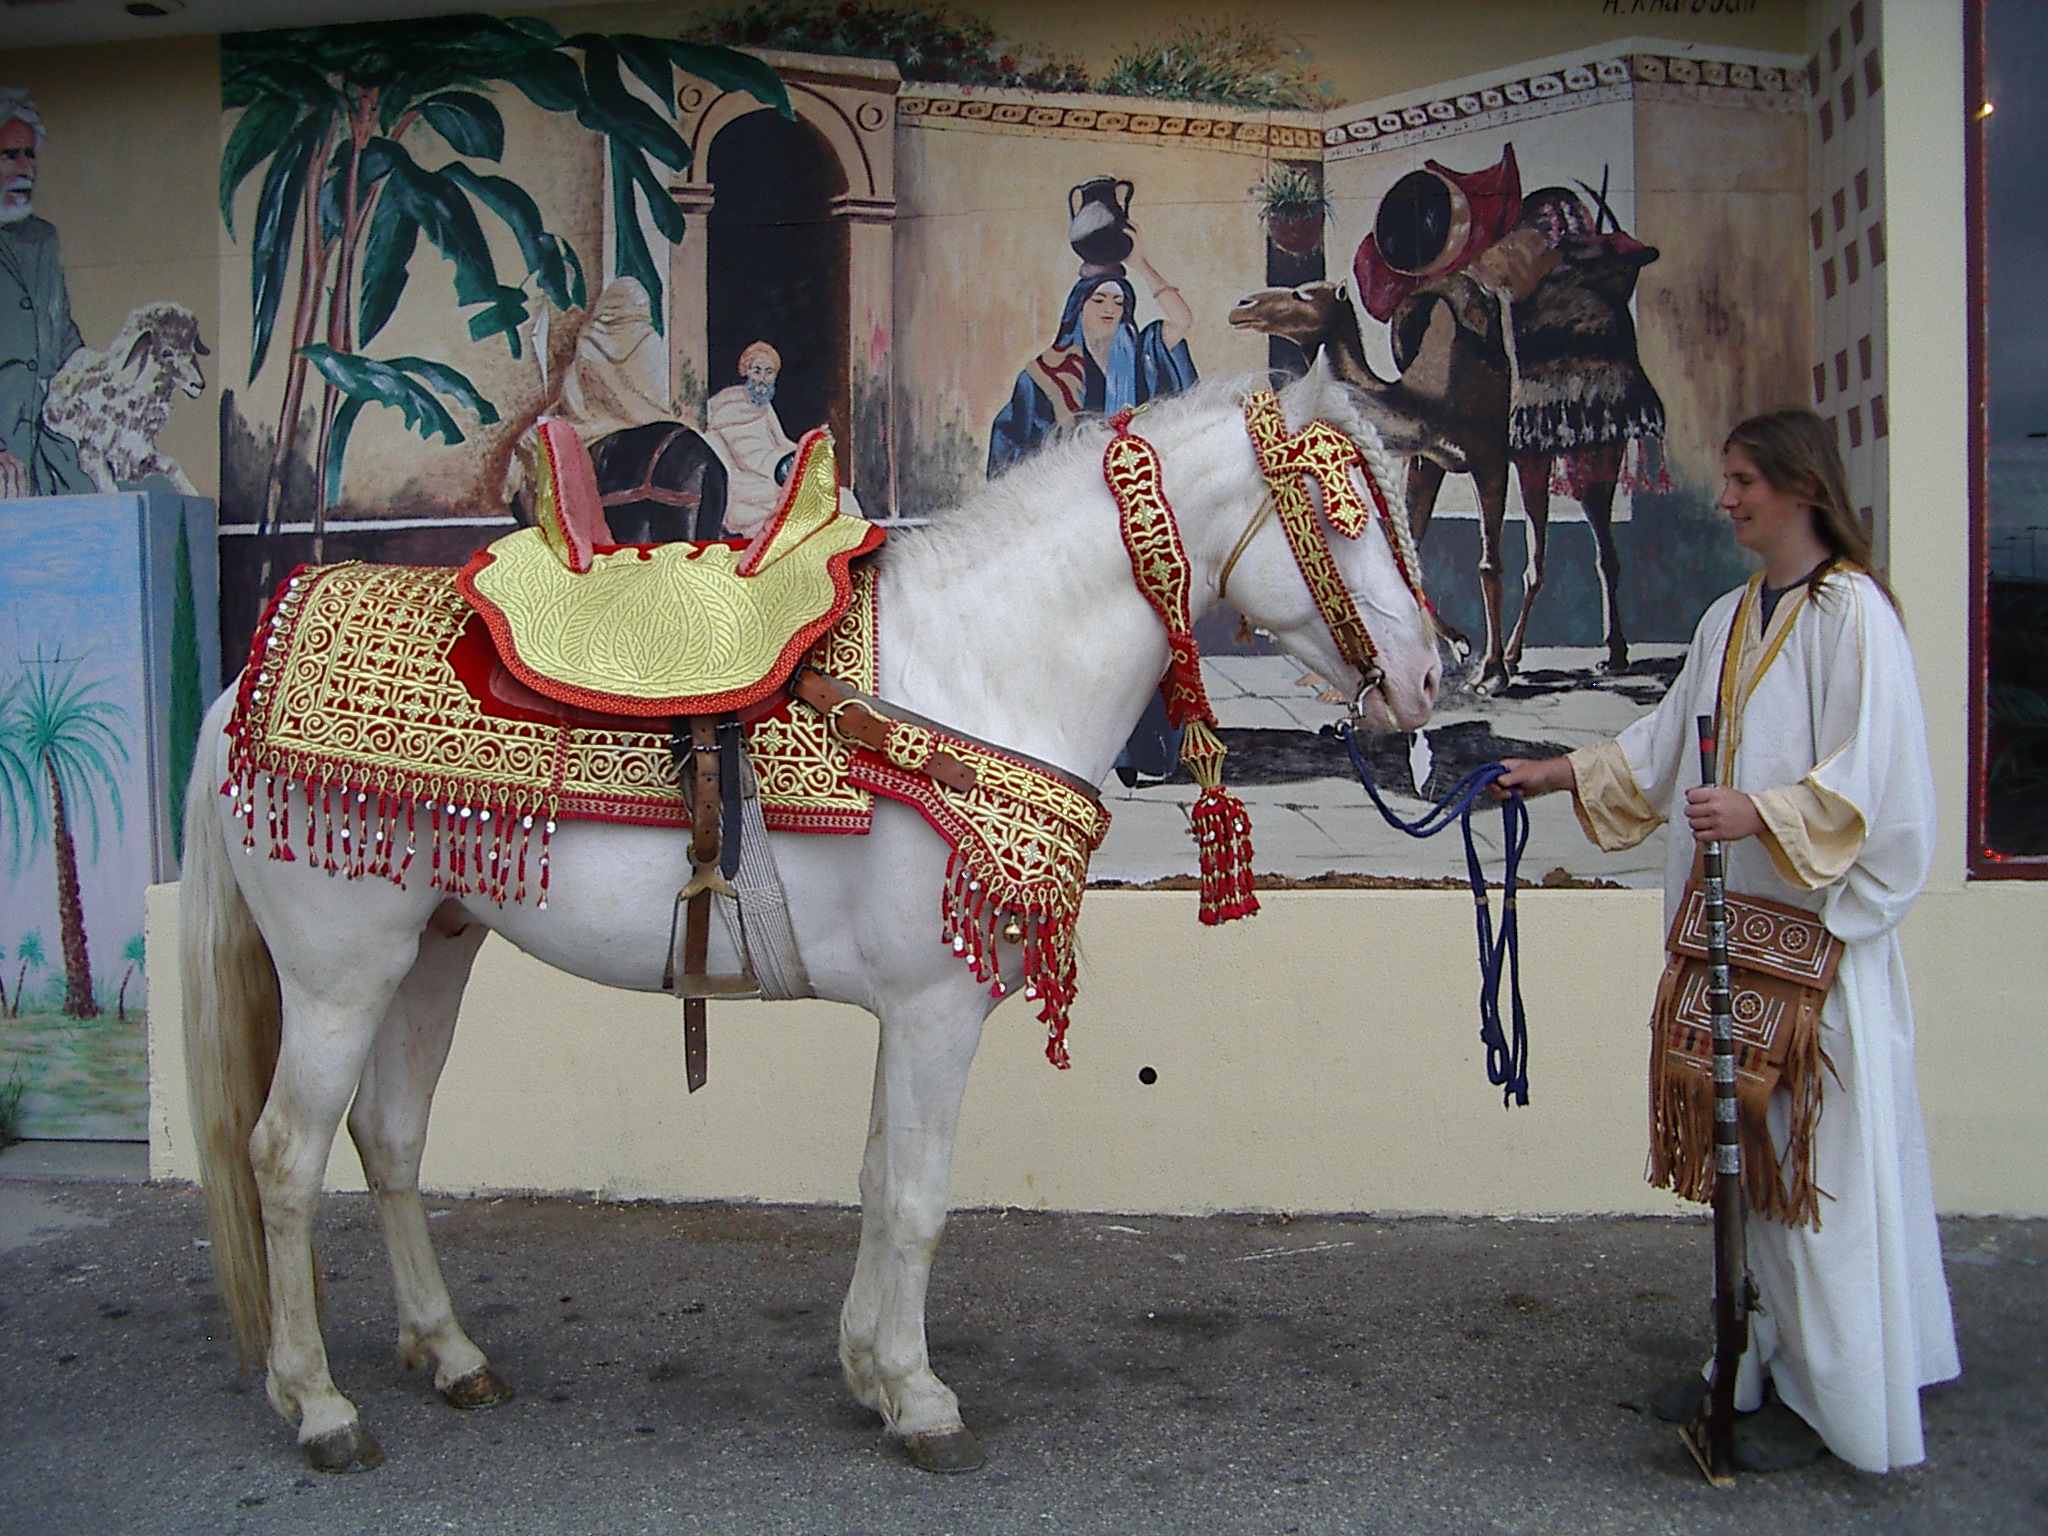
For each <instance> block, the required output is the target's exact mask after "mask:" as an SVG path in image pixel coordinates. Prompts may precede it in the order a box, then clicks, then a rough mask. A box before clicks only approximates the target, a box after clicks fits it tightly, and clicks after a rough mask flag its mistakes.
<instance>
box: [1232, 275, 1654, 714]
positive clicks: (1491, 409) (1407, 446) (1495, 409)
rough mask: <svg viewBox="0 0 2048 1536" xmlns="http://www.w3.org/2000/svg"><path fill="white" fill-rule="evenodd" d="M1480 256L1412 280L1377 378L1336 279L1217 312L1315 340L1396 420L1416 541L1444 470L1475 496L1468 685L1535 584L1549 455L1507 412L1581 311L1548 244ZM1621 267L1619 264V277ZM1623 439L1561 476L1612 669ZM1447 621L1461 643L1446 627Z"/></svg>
mask: <svg viewBox="0 0 2048 1536" xmlns="http://www.w3.org/2000/svg"><path fill="white" fill-rule="evenodd" d="M1525 246H1526V247H1527V248H1526V249H1525V248H1524V247H1525ZM1488 254H1489V255H1490V256H1494V257H1495V259H1494V260H1493V261H1492V262H1490V263H1484V262H1483V263H1482V264H1477V265H1475V268H1474V269H1473V270H1470V271H1465V272H1459V273H1456V274H1453V275H1452V276H1449V277H1445V278H1440V279H1437V280H1436V281H1434V282H1431V283H1428V284H1424V285H1423V286H1421V287H1419V288H1417V289H1416V290H1415V291H1414V292H1413V293H1412V294H1410V295H1409V296H1408V297H1407V298H1406V299H1404V300H1403V301H1402V303H1401V305H1400V306H1399V308H1397V309H1396V310H1395V312H1394V315H1393V318H1392V320H1391V321H1390V323H1389V331H1390V340H1391V342H1392V344H1393V353H1394V360H1395V364H1396V366H1397V368H1398V369H1399V370H1400V371H1399V375H1398V377H1397V378H1395V379H1391V380H1389V379H1382V378H1381V377H1379V375H1378V374H1376V373H1374V372H1373V369H1372V366H1371V364H1370V363H1368V362H1367V360H1366V355H1365V344H1364V339H1363V336H1362V335H1361V333H1360V330H1359V325H1358V315H1357V312H1356V310H1355V309H1354V308H1353V305H1352V302H1351V296H1350V292H1349V289H1348V285H1345V284H1339V283H1328V282H1314V283H1304V284H1302V285H1301V286H1299V287H1296V288H1265V289H1260V290H1259V291H1257V292H1255V293H1251V294H1248V295H1246V296H1245V297H1244V298H1243V299H1241V300H1239V301H1238V303H1237V305H1236V307H1235V308H1233V309H1232V311H1231V313H1230V323H1231V324H1232V325H1234V326H1237V327H1239V328H1240V329H1245V330H1253V331H1258V332H1261V333H1263V334H1265V335H1269V336H1284V337H1286V338H1287V339H1288V340H1290V341H1293V342H1294V343H1295V344H1296V345H1298V346H1299V347H1300V348H1301V349H1302V351H1303V352H1304V353H1305V354H1307V355H1308V356H1310V357H1314V356H1315V354H1316V353H1317V351H1318V350H1320V351H1321V352H1322V353H1323V355H1324V356H1325V358H1326V359H1327V360H1328V364H1329V367H1330V368H1331V370H1332V371H1333V372H1334V373H1336V374H1337V376H1338V377H1340V378H1342V379H1344V380H1345V381H1346V382H1347V383H1349V384H1351V385H1353V386H1354V387H1355V388H1357V389H1359V390H1361V391H1363V392H1364V393H1365V394H1366V395H1367V396H1368V397H1369V398H1370V399H1372V400H1373V401H1374V402H1375V403H1376V404H1377V405H1379V406H1381V407H1384V408H1387V409H1390V410H1391V411H1392V412H1393V413H1394V414H1396V415H1398V416H1399V417H1400V418H1402V420H1403V421H1404V423H1407V424H1410V430H1409V431H1407V432H1402V433H1390V434H1389V436H1388V446H1389V447H1390V448H1393V449H1394V450H1395V451H1397V452H1405V453H1408V454H1410V455H1411V457H1410V458H1409V462H1408V482H1407V494H1408V509H1409V517H1410V520H1411V522H1412V524H1413V527H1414V530H1415V537H1416V539H1417V541H1418V542H1419V541H1420V540H1421V539H1422V537H1423V535H1424V533H1425V532H1426V531H1427V529H1428V527H1429V521H1430V517H1431V515H1432V514H1433V513H1434V511H1435V509H1436V501H1437V496H1438V494H1439V492H1440V491H1441V489H1442V487H1443V482H1444V477H1445V476H1446V475H1448V474H1464V475H1470V476H1471V477H1472V480H1473V484H1474V486H1475V488H1476V489H1477V491H1478V496H1479V509H1480V532H1479V540H1480V542H1479V584H1480V594H1481V599H1482V602H1483V606H1484V609H1485V614H1486V649H1485V652H1484V657H1483V659H1482V662H1481V665H1480V671H1479V676H1478V678H1477V679H1476V681H1475V687H1476V688H1477V690H1478V691H1480V692H1482V693H1489V692H1494V691H1497V690H1498V689H1499V688H1501V687H1503V686H1505V684H1506V683H1507V681H1508V680H1509V678H1510V677H1512V675H1513V673H1514V670H1515V668H1516V666H1517V665H1519V663H1520V661H1521V657H1522V650H1523V645H1524V641H1525V639H1526V636H1527V633H1528V625H1529V614H1530V611H1531V609H1532V607H1533V605H1534V602H1535V598H1536V595H1537V593H1539V592H1540V591H1542V589H1543V581H1544V574H1545V563H1546V555H1547V553H1548V547H1549V532H1550V499H1551V478H1552V472H1553V469H1554V468H1555V459H1556V455H1555V454H1554V453H1552V452H1550V451H1547V450H1543V449H1535V448H1531V449H1525V450H1522V451H1516V450H1515V449H1514V448H1513V447H1512V446H1511V442H1510V422H1511V418H1512V417H1513V416H1514V413H1515V412H1516V411H1517V410H1520V409H1526V408H1530V399H1529V397H1530V394H1531V389H1530V385H1531V383H1532V382H1536V381H1532V380H1531V379H1530V374H1531V372H1532V369H1533V365H1539V364H1540V365H1542V366H1543V367H1544V368H1545V369H1546V370H1548V371H1550V372H1556V371H1560V370H1559V369H1558V368H1557V367H1556V366H1555V364H1556V363H1557V361H1558V360H1560V359H1561V360H1562V363H1563V366H1564V367H1569V366H1570V357H1569V347H1568V346H1567V345H1561V344H1560V342H1561V341H1562V340H1563V339H1564V338H1568V337H1569V335H1570V334H1571V333H1572V332H1573V331H1574V329H1575V328H1576V327H1577V326H1578V324H1579V319H1580V317H1579V315H1578V313H1577V311H1578V310H1579V309H1580V308H1581V306H1580V305H1578V304H1577V303H1576V302H1575V301H1576V298H1577V285H1576V284H1552V283H1550V282H1547V281H1545V279H1547V278H1548V277H1549V276H1550V274H1551V272H1552V271H1553V270H1554V268H1555V267H1556V266H1557V261H1556V257H1555V253H1554V252H1541V251H1539V249H1538V247H1537V244H1536V242H1534V241H1523V242H1519V243H1515V244H1511V243H1510V242H1509V241H1503V242H1502V243H1501V245H1500V246H1497V247H1495V248H1494V251H1492V252H1489V253H1488ZM1651 254H1652V256H1654V252H1652V253H1651ZM1633 272H1634V268H1633V267H1631V268H1630V269H1629V276H1630V280H1631V282H1632V281H1633ZM1484 279H1491V281H1486V280H1484ZM1504 302H1506V303H1511V304H1512V323H1513V325H1514V327H1515V332H1516V335H1515V341H1516V344H1517V348H1518V360H1519V361H1520V362H1521V364H1522V371H1523V388H1522V390H1521V391H1520V393H1519V395H1518V392H1517V389H1516V382H1515V369H1514V368H1513V367H1512V366H1511V365H1510V363H1509V359H1508V350H1507V347H1508V342H1507V338H1506V337H1505V336H1504V334H1503V329H1502V323H1501V322H1502V307H1503V303H1504ZM1560 332H1562V333H1564V337H1563V338H1561V337H1560V335H1559V333H1560ZM1532 343H1533V345H1532ZM1542 387H1552V386H1551V381H1550V380H1549V379H1548V378H1547V377H1543V378H1542V379H1541V387H1539V388H1538V389H1537V390H1536V393H1537V395H1538V396H1539V397H1540V395H1541V392H1542ZM1518 401H1519V402H1520V403H1518ZM1625 446H1626V444H1625V442H1623V441H1616V442H1612V443H1606V444H1598V445H1589V446H1588V447H1586V448H1584V449H1581V450H1579V451H1578V452H1577V454H1576V455H1575V460H1574V464H1573V483H1574V485H1575V487H1576V489H1577V490H1578V492H1579V496H1580V505H1581V506H1582V507H1583V508H1584V509H1585V513H1586V520H1587V522H1588V524H1589V525H1590V526H1591V528H1592V530H1593V541H1594V546H1595V549H1596V552H1597V557H1598V561H1599V569H1600V594H1601V608H1602V634H1603V636H1604V641H1605V644H1606V648H1607V656H1606V658H1605V659H1604V661H1603V662H1602V668H1603V670H1606V671H1615V672H1618V671H1623V670H1625V669H1626V668H1627V666H1628V639H1627V636H1626V634H1625V633H1624V632H1623V628H1622V621H1621V610H1620V603H1619V591H1620V584H1621V558H1620V555H1619V553H1618V552H1617V550H1616V549H1615V544H1614V533H1613V511H1614V489H1615V484H1616V482H1617V480H1618V479H1619V475H1620V470H1621V464H1622V456H1623V452H1624V449H1625ZM1511 466H1512V468H1513V469H1514V472H1515V474H1516V477H1517V478H1518V480H1519V481H1520V483H1521V488H1522V506H1523V511H1524V513H1525V515H1526V516H1527V518H1528V523H1529V560H1528V564H1527V567H1526V569H1525V570H1524V573H1523V579H1522V601H1521V607H1520V611H1519V612H1518V613H1517V614H1516V617H1515V623H1514V627H1513V629H1512V631H1510V630H1508V629H1507V627H1506V625H1505V623H1504V620H1503V614H1502V603H1503V596H1504V594H1503V591H1502V581H1501V565H1502V561H1501V532H1502V528H1503V526H1504V525H1505V522H1506V518H1507V477H1508V471H1509V468H1510V467H1511ZM1449 632H1450V633H1451V634H1452V636H1453V638H1454V639H1456V640H1458V641H1459V643H1461V644H1466V642H1465V641H1464V638H1463V637H1462V636H1458V635H1456V633H1455V631H1449ZM1467 648H1468V649H1469V645H1468V646H1467Z"/></svg>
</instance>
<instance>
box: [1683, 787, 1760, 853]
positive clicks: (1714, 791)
mask: <svg viewBox="0 0 2048 1536" xmlns="http://www.w3.org/2000/svg"><path fill="white" fill-rule="evenodd" d="M1685 819H1686V822H1687V824H1688V825H1689V826H1691V828H1692V836H1693V841H1694V842H1699V843H1733V842H1737V841H1739V840H1741V839H1742V838H1745V837H1755V836H1756V835H1757V833H1759V832H1761V831H1763V829H1764V819H1763V817H1762V816H1760V815H1759V814H1758V813H1757V808H1756V802H1755V801H1754V800H1752V799H1750V798H1749V796H1747V795H1745V794H1744V793H1743V792H1742V791H1741V790H1739V789H1722V788H1720V787H1719V786H1718V785H1715V786H1709V785H1705V784H1701V785H1697V786H1695V787H1694V788H1692V789H1688V790H1687V791H1686V792H1685Z"/></svg>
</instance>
